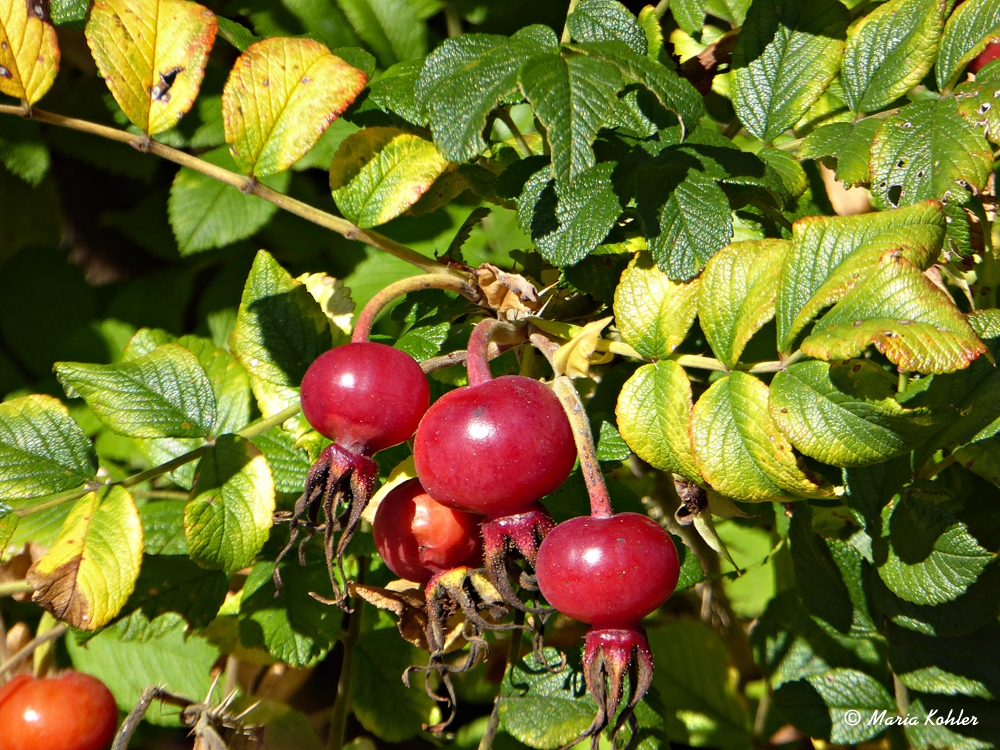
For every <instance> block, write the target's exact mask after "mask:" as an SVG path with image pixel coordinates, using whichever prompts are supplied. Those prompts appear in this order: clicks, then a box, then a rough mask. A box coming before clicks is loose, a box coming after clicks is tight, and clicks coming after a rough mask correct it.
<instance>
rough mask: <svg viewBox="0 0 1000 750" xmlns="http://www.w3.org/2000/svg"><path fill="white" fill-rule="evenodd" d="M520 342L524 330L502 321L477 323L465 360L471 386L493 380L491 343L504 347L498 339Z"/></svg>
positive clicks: (470, 338) (490, 319)
mask: <svg viewBox="0 0 1000 750" xmlns="http://www.w3.org/2000/svg"><path fill="white" fill-rule="evenodd" d="M504 334H506V338H511V339H514V338H515V337H518V340H522V338H523V329H522V328H519V327H517V326H514V325H511V324H510V323H504V322H503V321H501V320H495V319H493V318H487V319H486V320H481V321H479V322H478V323H476V327H475V328H473V329H472V335H471V336H469V345H468V349H467V350H466V351H467V352H468V355H467V357H466V360H465V368H466V371H467V372H468V373H469V385H482V384H483V383H487V382H489V381H490V380H493V373H492V372H490V356H489V346H490V343H491V342H492V343H494V344H497V345H502V344H503V343H506V342H503V341H498V340H497V339H503V338H505V336H504Z"/></svg>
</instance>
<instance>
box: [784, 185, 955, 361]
mask: <svg viewBox="0 0 1000 750" xmlns="http://www.w3.org/2000/svg"><path fill="white" fill-rule="evenodd" d="M945 226H946V223H945V216H944V212H943V211H942V209H941V205H940V204H939V203H931V202H927V203H923V204H920V205H917V206H913V207H909V208H905V209H901V210H899V211H887V212H885V213H875V214H868V215H863V216H845V217H839V216H833V217H819V216H816V217H810V218H807V219H802V220H800V221H797V222H795V225H794V226H793V228H792V249H791V250H790V251H789V253H788V256H787V257H786V258H785V265H784V268H783V269H782V272H781V285H780V286H779V288H778V302H777V315H776V318H777V324H778V346H779V347H781V349H782V350H785V351H790V349H791V347H792V345H793V343H794V341H795V337H796V336H797V335H798V333H799V332H800V331H801V330H802V329H803V328H804V327H805V326H806V324H807V323H808V322H809V321H810V320H811V319H812V318H813V317H815V316H816V315H818V314H819V312H820V311H821V310H822V309H823V308H824V307H827V306H828V305H830V304H832V303H834V302H836V301H837V300H838V299H840V297H841V296H842V295H843V294H844V293H845V292H846V289H847V286H846V284H847V282H848V281H849V280H851V279H853V273H854V270H853V268H851V267H850V266H846V265H844V264H845V261H847V260H848V259H849V258H850V257H851V256H852V254H853V253H855V252H856V251H858V250H859V249H860V248H861V247H862V246H864V245H866V244H868V243H872V242H874V241H875V240H880V239H881V240H883V241H884V242H885V243H891V242H898V243H900V246H901V247H904V248H906V247H913V248H915V249H916V250H917V251H918V252H919V253H920V254H921V255H926V256H927V258H928V262H930V260H931V259H933V258H936V256H937V253H938V251H939V250H940V249H941V245H942V243H943V242H944V236H945ZM910 260H912V261H913V262H915V263H917V264H918V265H920V266H921V267H923V266H922V264H920V263H919V262H918V260H917V256H916V255H911V256H910ZM842 265H843V266H844V268H845V270H846V269H850V271H849V272H848V273H846V274H843V273H840V272H839V271H840V268H841V266H842ZM859 273H860V270H859ZM831 278H833V279H835V280H834V281H833V283H832V284H831V285H830V286H829V287H827V293H826V294H820V293H819V292H820V291H821V289H822V288H823V287H824V285H825V284H826V283H827V281H828V280H830V279H831ZM859 278H861V277H860V276H859ZM837 279H839V280H837Z"/></svg>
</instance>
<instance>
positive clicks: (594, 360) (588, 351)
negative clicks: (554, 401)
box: [552, 317, 614, 378]
mask: <svg viewBox="0 0 1000 750" xmlns="http://www.w3.org/2000/svg"><path fill="white" fill-rule="evenodd" d="M612 320H613V318H612V317H607V318H602V319H601V320H595V321H593V322H592V323H587V325H585V326H584V327H583V328H582V329H581V331H580V332H579V333H578V334H576V335H575V336H574V337H573V338H572V339H571V340H570V341H567V342H566V343H565V344H563V345H562V346H560V347H559V348H558V349H557V350H556V353H555V354H554V355H553V356H552V369H553V370H555V373H556V375H567V376H569V377H571V378H585V377H587V374H588V373H589V372H590V366H591V365H592V364H593V365H599V364H604V363H605V362H610V361H611V358H612V357H613V356H614V355H612V354H611V352H602V353H601V354H597V355H595V352H596V351H597V342H598V341H599V340H600V338H601V331H603V330H604V328H605V327H606V326H607V325H608V323H610V322H611V321H612Z"/></svg>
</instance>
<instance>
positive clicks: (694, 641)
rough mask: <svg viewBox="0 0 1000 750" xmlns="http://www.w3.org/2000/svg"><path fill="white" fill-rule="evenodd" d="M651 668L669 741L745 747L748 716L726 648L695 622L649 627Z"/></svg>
mask: <svg viewBox="0 0 1000 750" xmlns="http://www.w3.org/2000/svg"><path fill="white" fill-rule="evenodd" d="M649 645H650V648H651V650H652V652H653V660H654V662H655V663H656V670H655V671H654V673H653V687H654V688H656V690H657V691H658V692H659V694H660V697H661V699H662V701H663V705H664V706H665V707H666V711H664V718H665V719H666V734H667V736H668V737H669V738H670V740H671V741H675V742H681V743H685V744H688V745H692V746H695V747H713V748H720V750H747V749H748V748H749V747H750V746H751V740H750V735H751V730H750V720H749V717H748V716H747V710H746V706H745V704H744V703H743V701H742V700H741V698H740V696H739V694H738V692H737V690H736V683H735V681H734V680H733V679H732V677H731V675H732V671H731V670H732V669H733V667H732V665H731V662H730V657H729V652H728V651H727V649H726V646H725V644H724V643H723V642H722V639H721V638H720V637H719V635H718V634H717V633H715V632H714V631H713V630H712V629H711V628H710V627H708V626H707V625H703V624H702V623H700V622H697V621H692V620H686V621H679V622H673V623H670V624H669V625H666V626H664V627H658V628H656V629H654V630H650V631H649Z"/></svg>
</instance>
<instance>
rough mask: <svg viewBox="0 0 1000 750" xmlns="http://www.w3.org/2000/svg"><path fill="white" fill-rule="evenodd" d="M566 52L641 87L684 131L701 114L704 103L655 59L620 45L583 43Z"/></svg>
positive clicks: (699, 95)
mask: <svg viewBox="0 0 1000 750" xmlns="http://www.w3.org/2000/svg"><path fill="white" fill-rule="evenodd" d="M570 49H571V50H572V51H574V52H580V53H582V54H585V55H588V56H590V57H594V58H597V59H600V60H604V61H606V62H609V63H611V64H612V65H614V66H615V67H616V68H618V70H619V71H620V72H621V74H622V77H623V78H624V79H625V83H638V84H640V85H642V86H644V87H645V88H646V89H647V90H649V92H650V93H652V94H653V95H654V96H655V97H656V98H657V100H659V102H660V104H661V105H662V106H663V107H664V108H665V109H667V110H669V111H671V112H674V113H675V114H676V115H677V116H678V117H679V118H680V120H681V124H682V125H683V128H684V130H686V131H688V132H690V131H693V130H694V129H695V128H696V127H697V126H698V121H699V120H700V119H701V117H702V115H704V114H705V102H704V100H703V98H702V96H701V94H699V93H698V91H697V89H695V87H694V86H692V85H691V83H690V82H689V81H687V80H686V79H684V78H681V77H680V76H678V75H677V73H675V72H674V71H672V70H670V69H668V68H666V67H665V66H663V65H661V64H660V63H658V62H656V61H655V60H651V59H650V58H649V57H647V56H645V55H637V54H635V52H633V51H632V50H631V49H629V47H628V45H626V44H624V43H622V42H586V43H583V44H575V45H571V46H570Z"/></svg>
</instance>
